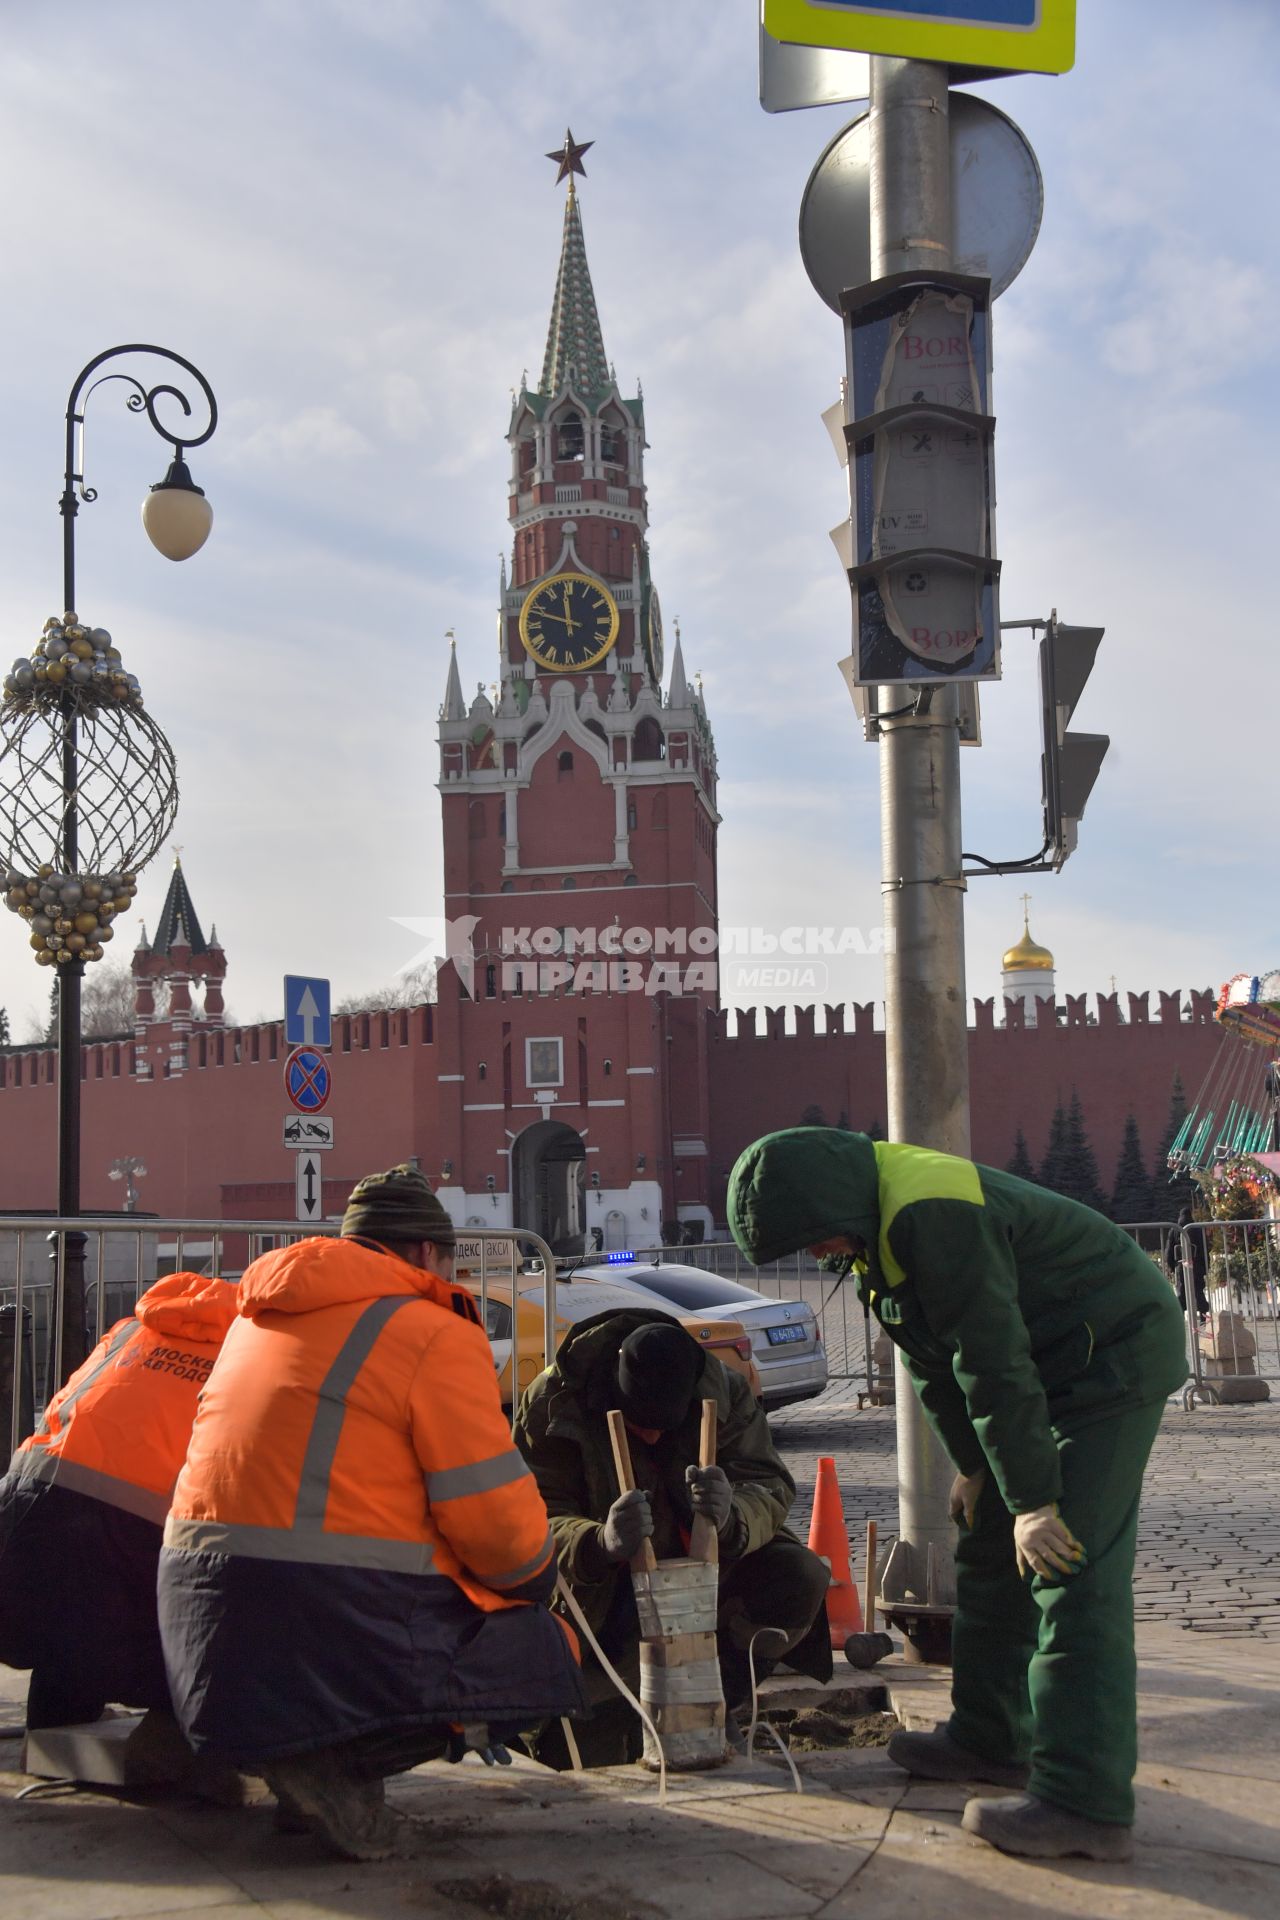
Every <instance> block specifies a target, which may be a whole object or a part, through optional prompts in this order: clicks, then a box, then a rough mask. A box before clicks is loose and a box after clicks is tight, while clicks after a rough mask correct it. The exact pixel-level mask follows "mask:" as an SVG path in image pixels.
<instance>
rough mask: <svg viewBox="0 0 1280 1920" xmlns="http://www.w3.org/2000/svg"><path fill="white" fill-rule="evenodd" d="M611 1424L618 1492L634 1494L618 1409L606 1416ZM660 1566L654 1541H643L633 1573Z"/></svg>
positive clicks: (631, 1472) (610, 1432)
mask: <svg viewBox="0 0 1280 1920" xmlns="http://www.w3.org/2000/svg"><path fill="white" fill-rule="evenodd" d="M606 1418H607V1419H608V1422H609V1440H610V1443H611V1445H612V1447H613V1470H614V1472H615V1473H616V1474H617V1476H618V1492H619V1493H633V1492H634V1491H635V1484H636V1477H635V1474H634V1472H633V1471H632V1467H631V1448H630V1447H629V1446H628V1445H627V1428H626V1422H625V1421H624V1420H623V1418H622V1415H621V1413H619V1411H618V1409H617V1408H616V1407H613V1408H611V1409H610V1411H609V1413H608V1414H607V1415H606ZM657 1564H658V1557H657V1555H656V1554H655V1553H654V1551H653V1542H652V1540H642V1541H641V1542H640V1549H639V1552H638V1553H634V1554H632V1556H631V1571H632V1572H633V1573H652V1572H653V1571H654V1569H655V1567H656V1566H657Z"/></svg>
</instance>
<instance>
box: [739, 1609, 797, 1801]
mask: <svg viewBox="0 0 1280 1920" xmlns="http://www.w3.org/2000/svg"><path fill="white" fill-rule="evenodd" d="M779 1631H780V1629H779V1628H778V1627H757V1628H756V1630H755V1632H754V1633H753V1634H752V1636H751V1639H750V1641H749V1642H748V1644H747V1668H748V1671H749V1672H750V1674H751V1725H750V1727H748V1729H747V1759H748V1760H754V1759H755V1757H756V1727H757V1726H758V1725H759V1722H760V1688H759V1685H758V1683H757V1681H756V1641H757V1640H758V1639H759V1638H760V1635H761V1634H762V1633H778V1632H779ZM764 1730H765V1732H766V1733H767V1734H769V1735H770V1736H771V1737H772V1739H773V1744H774V1745H775V1746H776V1747H777V1749H778V1752H779V1753H780V1754H781V1755H782V1757H783V1759H784V1760H785V1761H786V1763H787V1765H788V1766H789V1767H790V1769H791V1778H792V1779H793V1780H794V1781H795V1783H796V1792H797V1793H803V1792H804V1787H803V1786H802V1785H801V1783H800V1775H799V1773H798V1772H797V1770H796V1763H795V1761H794V1760H793V1759H792V1758H791V1753H790V1749H789V1748H788V1747H786V1746H784V1744H783V1742H782V1740H781V1739H780V1738H779V1736H778V1730H777V1728H776V1727H771V1726H770V1725H769V1722H768V1721H767V1720H766V1721H765V1723H764Z"/></svg>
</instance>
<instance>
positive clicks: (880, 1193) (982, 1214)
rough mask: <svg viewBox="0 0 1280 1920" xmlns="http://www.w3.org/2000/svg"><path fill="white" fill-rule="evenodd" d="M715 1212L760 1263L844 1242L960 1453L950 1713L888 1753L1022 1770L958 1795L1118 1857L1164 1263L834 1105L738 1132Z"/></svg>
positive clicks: (1033, 1847)
mask: <svg viewBox="0 0 1280 1920" xmlns="http://www.w3.org/2000/svg"><path fill="white" fill-rule="evenodd" d="M728 1212H729V1225H730V1228H731V1230H732V1232H733V1236H734V1238H735V1240H736V1241H737V1243H738V1245H739V1246H740V1247H741V1248H742V1250H743V1252H744V1253H745V1254H746V1255H747V1257H748V1259H750V1260H752V1261H755V1262H756V1263H757V1264H759V1263H762V1262H765V1261H770V1260H776V1259H779V1258H780V1257H782V1256H783V1255H785V1254H790V1253H794V1252H796V1251H797V1250H798V1249H800V1248H801V1247H807V1248H808V1249H809V1251H810V1252H811V1253H814V1254H816V1255H818V1256H819V1257H820V1258H821V1259H822V1261H823V1264H824V1265H826V1266H835V1267H836V1269H837V1270H843V1271H845V1272H847V1271H848V1270H849V1268H850V1266H852V1268H853V1271H854V1272H855V1273H856V1275H857V1276H858V1285H859V1289H860V1292H861V1294H862V1297H863V1299H864V1301H865V1302H866V1303H868V1304H869V1305H870V1306H871V1307H872V1309H873V1310H874V1312H875V1314H876V1316H877V1318H878V1319H879V1321H880V1324H881V1325H882V1326H883V1328H884V1330H885V1332H886V1333H887V1334H888V1335H889V1337H890V1338H891V1339H892V1340H893V1341H894V1343H895V1345H897V1346H898V1347H899V1348H900V1349H901V1350H902V1355H903V1361H904V1364H905V1366H906V1369H907V1372H908V1373H909V1374H910V1376H911V1380H912V1383H913V1385H914V1387H915V1389H916V1392H917V1393H918V1395H919V1397H920V1400H921V1402H922V1403H923V1405H924V1410H925V1413H926V1415H927V1416H928V1419H929V1422H930V1424H931V1425H932V1427H933V1429H934V1431H935V1432H936V1434H937V1435H938V1438H939V1439H940V1440H941V1442H942V1444H943V1446H944V1447H945V1448H946V1450H947V1452H948V1454H949V1455H950V1456H951V1459H952V1461H953V1462H954V1464H955V1466H956V1469H957V1478H956V1480H955V1483H954V1485H953V1487H952V1492H951V1512H952V1517H953V1519H955V1520H956V1521H957V1523H958V1525H959V1528H960V1538H959V1544H958V1547H957V1551H956V1582H957V1607H956V1615H955V1621H954V1626H953V1630H952V1664H953V1670H954V1671H953V1679H952V1691H951V1701H952V1714H951V1719H950V1721H949V1723H948V1724H947V1726H946V1727H945V1728H940V1729H938V1730H937V1731H935V1732H933V1733H910V1732H900V1733H897V1734H895V1735H894V1736H893V1739H892V1741H891V1743H890V1746H889V1757H890V1759H892V1760H895V1761H897V1763H898V1764H899V1765H900V1766H902V1767H905V1768H906V1770H907V1771H908V1772H909V1773H913V1774H919V1775H923V1776H925V1777H926V1778H929V1779H954V1780H986V1781H992V1782H994V1783H996V1784H997V1785H1005V1786H1025V1787H1026V1788H1027V1789H1028V1791H1027V1792H1025V1793H1022V1794H1018V1795H1016V1796H1014V1797H1013V1798H1011V1799H974V1800H970V1802H969V1804H968V1806H967V1807H966V1808H965V1813H964V1825H965V1827H966V1829H967V1830H968V1831H969V1832H970V1833H976V1834H978V1835H979V1836H980V1837H981V1838H982V1839H984V1840H989V1841H990V1842H991V1843H992V1844H993V1845H995V1846H997V1847H1000V1848H1002V1849H1003V1850H1004V1851H1005V1852H1008V1853H1021V1854H1029V1855H1033V1856H1038V1857H1042V1858H1057V1857H1059V1856H1061V1855H1065V1854H1072V1853H1079V1854H1084V1855H1086V1856H1087V1857H1089V1858H1091V1859H1100V1860H1123V1859H1127V1858H1128V1857H1129V1855H1130V1853H1131V1851H1132V1834H1131V1828H1132V1824H1133V1774H1134V1769H1135V1767H1136V1764H1137V1700H1136V1662H1135V1658H1134V1647H1133V1560H1134V1549H1135V1544H1136V1538H1137V1524H1138V1498H1139V1494H1140V1492H1141V1488H1142V1475H1143V1469H1144V1468H1145V1466H1146V1462H1147V1456H1148V1455H1149V1453H1150V1451H1151V1448H1152V1445H1153V1443H1154V1441H1155V1436H1156V1430H1157V1428H1158V1427H1159V1425H1160V1418H1161V1415H1162V1413H1163V1411H1164V1405H1165V1401H1166V1400H1167V1398H1168V1396H1169V1395H1170V1394H1171V1393H1174V1392H1175V1391H1176V1390H1177V1388H1178V1387H1180V1386H1181V1385H1182V1383H1183V1381H1184V1380H1185V1378H1186V1373H1187V1366H1186V1349H1185V1346H1184V1329H1183V1323H1182V1316H1181V1314H1180V1311H1179V1308H1178V1303H1177V1300H1176V1299H1175V1297H1174V1294H1173V1290H1172V1288H1171V1287H1170V1286H1169V1284H1168V1281H1167V1280H1166V1279H1165V1277H1164V1275H1163V1274H1162V1273H1161V1271H1160V1269H1159V1268H1158V1267H1157V1266H1156V1265H1155V1263H1154V1262H1153V1261H1152V1260H1150V1259H1148V1257H1147V1256H1146V1254H1144V1253H1143V1252H1141V1250H1140V1249H1139V1248H1138V1247H1137V1246H1136V1245H1135V1244H1134V1242H1133V1241H1132V1240H1131V1239H1130V1238H1129V1236H1128V1235H1127V1234H1125V1233H1122V1232H1121V1230H1120V1229H1119V1228H1118V1227H1115V1226H1112V1224H1111V1223H1110V1221H1108V1220H1104V1219H1103V1217H1102V1216H1101V1215H1100V1214H1098V1213H1095V1212H1094V1211H1093V1210H1092V1209H1091V1208H1089V1207H1084V1206H1081V1205H1079V1204H1078V1203H1077V1202H1076V1201H1074V1200H1066V1199H1063V1198H1062V1197H1061V1195H1059V1194H1055V1193H1050V1192H1048V1191H1047V1190H1046V1189H1045V1188H1043V1187H1037V1186H1033V1185H1032V1184H1031V1182H1030V1181H1027V1180H1019V1179H1016V1178H1015V1177H1014V1176H1013V1175H1012V1174H1007V1173H998V1172H996V1171H994V1170H993V1169H992V1168H990V1167H980V1166H975V1165H974V1164H973V1162H972V1161H969V1160H960V1159H956V1158H954V1157H953V1156H952V1155H950V1154H945V1153H933V1152H931V1151H929V1150H927V1149H925V1148H922V1147H908V1146H897V1145H894V1144H891V1143H888V1142H884V1141H877V1142H874V1143H873V1142H872V1141H871V1140H869V1139H867V1138H866V1136H865V1135H863V1134H859V1133H845V1132H842V1131H837V1130H836V1129H834V1128H827V1127H797V1128H793V1129H791V1130H789V1131H787V1132H784V1133H773V1134H768V1135H766V1136H765V1138H764V1139H762V1140H757V1141H756V1143H755V1145H754V1146H751V1147H748V1148H747V1150H746V1152H745V1153H744V1154H742V1156H741V1157H740V1158H739V1160H738V1162H737V1165H736V1166H735V1167H734V1169H733V1173H732V1175H731V1178H730V1182H729V1203H728Z"/></svg>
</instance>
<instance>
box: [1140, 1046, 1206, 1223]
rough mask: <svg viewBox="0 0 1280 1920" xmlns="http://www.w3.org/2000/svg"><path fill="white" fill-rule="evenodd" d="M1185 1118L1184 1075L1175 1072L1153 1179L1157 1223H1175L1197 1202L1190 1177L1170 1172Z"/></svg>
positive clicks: (1152, 1215) (1153, 1201)
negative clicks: (1172, 1156)
mask: <svg viewBox="0 0 1280 1920" xmlns="http://www.w3.org/2000/svg"><path fill="white" fill-rule="evenodd" d="M1186 1117H1187V1094H1186V1089H1185V1087H1184V1086H1183V1084H1182V1075H1181V1073H1180V1072H1179V1071H1178V1070H1177V1069H1176V1068H1175V1069H1174V1075H1173V1083H1172V1085H1171V1086H1170V1088H1169V1118H1168V1120H1167V1121H1166V1122H1165V1129H1164V1135H1163V1137H1162V1139H1161V1142H1160V1150H1159V1152H1158V1153H1157V1154H1156V1163H1155V1167H1154V1169H1153V1171H1152V1176H1151V1217H1152V1218H1153V1219H1155V1220H1176V1219H1177V1217H1178V1215H1179V1214H1180V1213H1181V1211H1182V1209H1183V1207H1189V1206H1191V1205H1192V1204H1193V1202H1194V1201H1195V1200H1196V1198H1197V1193H1196V1184H1195V1181H1194V1180H1193V1179H1192V1178H1191V1175H1190V1174H1189V1173H1188V1172H1187V1171H1186V1170H1185V1169H1183V1170H1181V1171H1180V1172H1179V1173H1178V1174H1177V1175H1176V1176H1174V1175H1171V1173H1170V1168H1169V1149H1170V1148H1171V1147H1172V1145H1173V1143H1174V1141H1175V1140H1176V1139H1177V1137H1178V1135H1179V1134H1180V1133H1181V1132H1182V1124H1183V1121H1184V1120H1185V1119H1186Z"/></svg>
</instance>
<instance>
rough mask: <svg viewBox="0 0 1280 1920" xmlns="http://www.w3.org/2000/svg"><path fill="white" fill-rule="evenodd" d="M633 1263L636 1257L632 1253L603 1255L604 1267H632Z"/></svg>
mask: <svg viewBox="0 0 1280 1920" xmlns="http://www.w3.org/2000/svg"><path fill="white" fill-rule="evenodd" d="M635 1263H636V1257H635V1255H634V1253H606V1255H605V1265H606V1266H610V1267H634V1265H635Z"/></svg>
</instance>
